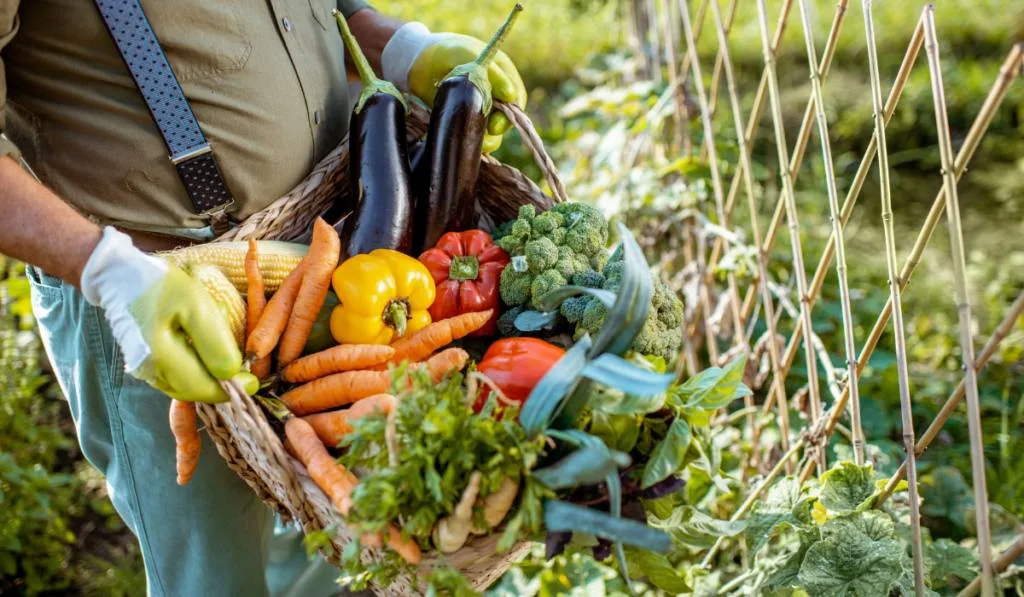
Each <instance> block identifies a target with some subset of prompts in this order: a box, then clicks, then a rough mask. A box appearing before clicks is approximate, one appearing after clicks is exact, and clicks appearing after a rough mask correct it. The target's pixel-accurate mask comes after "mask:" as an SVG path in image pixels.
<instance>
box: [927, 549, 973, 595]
mask: <svg viewBox="0 0 1024 597" xmlns="http://www.w3.org/2000/svg"><path fill="white" fill-rule="evenodd" d="M925 562H926V566H925V567H926V569H927V570H928V581H929V584H930V585H931V586H932V588H933V589H941V588H944V587H947V586H950V584H952V583H951V582H950V580H951V579H953V578H959V579H960V580H963V581H970V580H972V579H973V578H974V577H975V576H977V575H978V556H977V554H976V553H975V551H974V550H973V549H969V548H966V547H964V546H962V545H960V544H959V543H956V542H954V541H951V540H950V539H939V540H937V541H935V542H934V543H931V544H929V545H928V547H927V548H926V549H925Z"/></svg>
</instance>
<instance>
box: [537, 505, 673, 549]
mask: <svg viewBox="0 0 1024 597" xmlns="http://www.w3.org/2000/svg"><path fill="white" fill-rule="evenodd" d="M544 526H545V528H546V529H547V530H549V531H556V532H557V531H572V532H580V533H586V534H589V535H594V536H595V537H602V538H604V539H607V540H609V541H619V542H622V543H624V544H626V545H635V546H637V547H642V548H644V549H649V550H651V551H655V552H659V553H666V552H668V550H669V549H671V548H672V540H671V538H670V537H669V536H668V534H667V533H665V532H663V531H659V530H655V529H653V528H651V527H649V526H647V525H645V524H641V523H639V522H636V521H633V520H629V519H625V518H615V517H614V516H610V515H609V514H607V513H605V512H600V511H598V510H594V509H592V508H587V507H585V506H577V505H575V504H570V503H567V502H562V501H559V500H547V501H545V502H544Z"/></svg>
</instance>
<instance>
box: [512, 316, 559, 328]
mask: <svg viewBox="0 0 1024 597" xmlns="http://www.w3.org/2000/svg"><path fill="white" fill-rule="evenodd" d="M556 321H558V312H556V311H523V312H522V313H520V314H519V315H517V316H516V320H515V322H514V324H515V326H516V329H517V330H519V331H521V332H538V331H540V330H549V329H551V328H552V327H554V325H555V322H556Z"/></svg>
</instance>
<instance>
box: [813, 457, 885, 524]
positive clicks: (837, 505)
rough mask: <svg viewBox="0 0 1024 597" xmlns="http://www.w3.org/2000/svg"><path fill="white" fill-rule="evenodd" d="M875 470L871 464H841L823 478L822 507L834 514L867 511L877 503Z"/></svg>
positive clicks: (827, 472)
mask: <svg viewBox="0 0 1024 597" xmlns="http://www.w3.org/2000/svg"><path fill="white" fill-rule="evenodd" d="M876 487H877V485H876V483H875V469H874V467H873V466H872V465H871V464H866V465H864V466H857V465H856V464H854V463H852V462H840V463H838V464H836V465H835V466H833V467H832V468H831V469H829V470H827V471H825V474H823V475H822V476H821V494H820V495H819V499H820V500H821V503H822V505H824V506H825V507H826V508H828V509H829V510H831V511H832V512H839V513H843V512H851V511H854V510H866V509H868V508H870V507H871V505H872V504H873V503H874V501H875V495H876V491H877V490H876Z"/></svg>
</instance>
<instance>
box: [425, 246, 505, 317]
mask: <svg viewBox="0 0 1024 597" xmlns="http://www.w3.org/2000/svg"><path fill="white" fill-rule="evenodd" d="M509 261H510V258H509V256H508V253H506V252H505V250H504V249H502V248H501V247H499V246H497V245H495V244H494V241H493V240H491V236H490V235H489V234H487V233H486V232H484V231H483V230H467V231H465V232H448V233H446V234H444V235H442V236H441V238H440V239H439V240H438V241H437V245H436V246H435V247H434V248H433V249H429V250H427V251H426V252H424V253H423V254H422V255H420V262H421V263H423V265H425V266H427V269H428V270H430V275H431V276H433V278H434V284H435V286H436V287H437V298H435V299H434V304H433V305H431V307H430V316H431V318H433V320H434V321H440V320H442V319H447V318H449V317H454V316H456V315H461V314H462V313H476V312H479V311H486V310H488V309H493V310H494V315H493V316H492V317H491V319H490V321H488V322H487V323H486V324H485V325H484V326H483V327H482V328H480V329H479V330H477V331H475V332H473V333H472V334H471V335H473V336H494V335H496V334H497V333H498V316H500V315H501V313H500V312H499V311H500V310H501V301H500V300H499V298H500V295H499V292H498V286H499V282H500V280H501V270H503V269H505V266H506V265H508V263H509Z"/></svg>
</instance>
